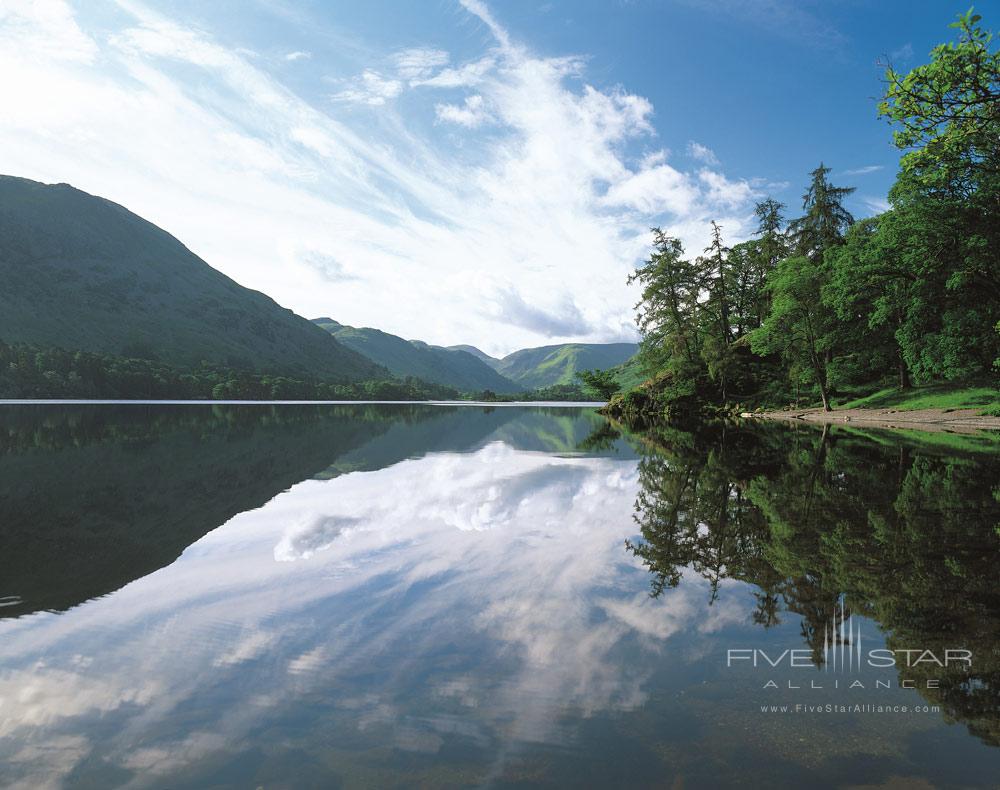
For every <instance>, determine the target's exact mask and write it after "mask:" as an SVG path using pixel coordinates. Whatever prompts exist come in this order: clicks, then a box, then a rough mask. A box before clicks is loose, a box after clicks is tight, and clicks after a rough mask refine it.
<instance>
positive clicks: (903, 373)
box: [898, 354, 913, 390]
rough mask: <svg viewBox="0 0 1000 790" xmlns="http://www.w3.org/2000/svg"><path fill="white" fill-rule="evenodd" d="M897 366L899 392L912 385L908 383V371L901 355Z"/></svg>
mask: <svg viewBox="0 0 1000 790" xmlns="http://www.w3.org/2000/svg"><path fill="white" fill-rule="evenodd" d="M898 365H899V388H900V389H901V390H908V389H910V388H911V387H912V386H913V384H911V383H910V371H909V369H908V368H907V367H906V362H904V361H903V356H902V354H900V356H899V360H898Z"/></svg>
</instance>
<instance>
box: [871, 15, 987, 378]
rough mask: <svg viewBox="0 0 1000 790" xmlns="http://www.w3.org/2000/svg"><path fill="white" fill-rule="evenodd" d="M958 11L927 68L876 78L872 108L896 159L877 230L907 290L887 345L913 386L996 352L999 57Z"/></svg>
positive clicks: (972, 19)
mask: <svg viewBox="0 0 1000 790" xmlns="http://www.w3.org/2000/svg"><path fill="white" fill-rule="evenodd" d="M980 21H981V19H980V17H979V16H978V15H976V14H973V13H972V12H971V11H969V12H968V13H966V14H963V15H962V16H961V17H960V18H959V20H958V21H957V22H956V23H955V24H954V25H952V27H954V28H957V29H958V31H959V37H958V41H957V42H951V43H947V44H941V45H940V46H938V47H936V48H935V49H934V50H933V52H932V53H931V60H930V62H929V63H927V64H924V65H921V66H918V67H916V68H915V69H913V70H912V71H911V72H910V73H909V74H906V75H905V76H904V75H901V74H899V73H898V72H896V71H895V70H894V69H892V68H891V67H890V68H889V69H888V70H887V72H886V85H887V87H886V92H885V96H884V97H883V101H882V103H881V104H880V107H879V108H880V111H881V113H882V114H883V116H885V117H886V118H888V119H889V121H890V122H891V123H893V124H895V125H896V126H897V129H896V132H895V135H894V140H895V143H896V145H897V146H898V147H899V148H901V149H903V150H906V151H907V153H905V155H904V156H903V158H902V160H901V171H900V174H899V178H898V180H897V183H896V185H895V186H894V187H893V189H892V191H891V192H890V195H889V199H890V202H891V203H892V207H893V210H892V212H891V213H890V215H889V216H888V217H886V219H885V221H884V222H883V223H882V227H881V228H880V233H881V232H883V231H884V234H885V235H886V236H887V237H889V238H886V239H885V240H884V243H882V244H881V246H883V247H885V246H887V245H889V244H892V245H893V247H894V255H895V257H896V258H897V259H898V261H899V267H898V268H899V271H900V277H901V278H902V279H905V280H908V281H909V286H908V287H907V288H906V290H907V303H906V316H905V320H904V321H903V323H902V325H901V326H900V328H899V330H897V337H898V339H899V342H900V345H901V347H902V350H903V354H904V357H905V359H906V362H907V364H908V366H909V367H910V369H911V370H912V371H913V372H914V373H915V374H916V375H918V376H919V377H921V378H923V379H930V378H946V379H956V378H962V377H966V376H971V375H977V374H983V373H985V372H988V371H989V370H990V367H991V363H992V360H993V359H994V358H995V357H996V355H997V354H1000V343H998V342H997V338H996V335H995V334H994V333H993V332H992V329H991V327H993V326H994V325H995V324H996V322H997V320H998V319H1000V258H998V250H1000V222H997V217H998V216H1000V144H998V140H1000V110H998V108H1000V52H998V51H997V50H996V46H995V44H994V39H993V35H992V33H990V32H988V31H985V30H983V29H982V27H981V26H980Z"/></svg>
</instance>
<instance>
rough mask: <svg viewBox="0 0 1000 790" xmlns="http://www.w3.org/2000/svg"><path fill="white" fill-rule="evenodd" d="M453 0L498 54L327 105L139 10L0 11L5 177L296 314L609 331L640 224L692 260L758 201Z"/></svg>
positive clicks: (575, 60)
mask: <svg viewBox="0 0 1000 790" xmlns="http://www.w3.org/2000/svg"><path fill="white" fill-rule="evenodd" d="M467 7H468V8H469V10H470V11H472V12H473V13H474V14H475V15H476V17H477V18H478V19H480V20H481V21H482V22H483V23H484V26H485V30H486V31H488V32H489V33H490V35H492V36H493V42H494V44H495V46H491V47H489V48H487V49H485V50H484V51H483V52H482V53H481V54H480V55H479V56H478V57H477V56H473V57H472V58H470V59H468V60H467V61H464V62H462V63H459V64H457V65H454V66H449V65H447V62H446V58H447V55H446V53H444V52H443V51H441V50H438V49H435V48H432V47H417V48H411V49H408V50H403V51H402V52H398V51H397V52H395V53H387V54H386V55H385V56H384V57H382V58H373V59H372V61H371V62H370V64H369V65H368V68H362V69H361V70H360V72H359V74H358V75H357V76H355V77H350V78H343V77H338V81H337V86H336V96H335V98H336V101H333V102H331V101H329V97H328V96H325V95H323V94H321V93H319V92H317V93H316V94H315V95H314V96H309V97H303V96H301V95H298V94H296V93H295V92H293V91H292V90H290V89H289V88H288V87H286V86H285V85H284V84H283V83H282V82H281V80H280V78H279V76H277V75H276V74H273V73H270V72H269V71H268V70H267V59H261V58H250V57H249V56H247V55H245V54H242V53H241V52H240V51H239V50H238V48H230V47H227V46H223V45H222V44H220V43H218V41H216V39H215V38H213V36H212V35H211V34H210V33H208V32H205V31H201V30H194V29H190V28H187V27H185V26H183V25H181V24H179V23H177V22H175V21H173V20H171V19H168V18H166V17H164V16H163V15H161V14H158V13H155V12H153V11H151V10H149V9H147V8H146V7H144V6H142V5H141V4H136V3H131V2H129V3H125V4H123V5H122V14H123V17H122V18H123V19H124V20H125V24H123V25H122V24H119V26H118V27H117V28H116V29H114V30H112V31H111V32H110V35H108V36H107V37H105V38H102V39H100V41H101V42H103V43H101V44H100V45H98V44H97V43H95V42H96V41H98V39H95V38H92V37H91V36H90V35H88V33H87V32H85V31H86V30H87V26H86V24H85V21H86V18H85V15H84V13H83V12H81V19H74V17H73V16H72V14H70V12H69V11H68V9H67V8H66V7H65V6H62V5H59V6H58V8H59V9H61V11H60V12H59V13H47V14H39V13H36V12H35V10H34V6H31V7H30V11H28V12H25V11H24V10H23V8H22V9H21V11H20V12H18V13H17V14H14V15H12V14H11V13H8V14H7V15H6V16H5V17H3V18H2V19H0V36H2V41H3V42H4V46H3V47H2V48H0V68H2V69H3V72H4V73H17V74H18V75H19V78H18V79H17V80H4V81H0V104H2V106H4V107H5V109H6V110H7V111H6V112H5V113H4V114H3V116H2V117H0V171H2V172H7V173H12V174H16V175H22V176H26V177H28V178H35V179H38V180H41V181H48V182H69V183H72V184H74V185H75V186H78V187H80V188H82V189H84V190H86V191H88V192H92V193H95V194H99V195H102V196H105V197H107V198H109V199H111V200H114V201H116V202H119V203H122V204H123V205H125V206H126V207H128V208H130V209H131V210H133V211H135V212H136V213H138V214H140V215H141V216H144V217H146V218H147V219H149V220H150V221H152V222H154V223H156V224H157V225H159V226H161V227H163V228H165V229H166V230H167V231H169V232H170V233H172V234H174V235H176V236H177V237H178V238H180V239H181V240H182V241H183V242H184V243H185V244H187V245H188V246H189V247H190V248H191V249H193V250H194V251H195V252H196V253H198V254H199V255H201V256H202V257H203V258H205V259H206V260H207V261H208V262H209V263H210V264H211V265H213V266H215V267H216V268H218V269H220V270H222V271H223V272H225V273H226V274H228V275H230V276H232V277H234V278H235V279H236V280H237V281H239V282H240V283H242V284H244V285H247V286H250V287H253V288H256V289H258V290H261V291H264V292H265V293H268V294H269V295H271V296H272V297H274V298H275V299H276V300H277V301H278V302H279V303H281V304H283V305H286V306H288V307H290V308H292V309H294V310H296V311H297V312H299V313H300V314H304V315H330V316H332V317H334V318H336V319H338V320H341V321H344V322H345V323H348V324H352V325H358V326H378V327H380V328H382V329H385V330H386V331H390V332H394V333H396V334H400V335H403V336H405V337H417V338H421V339H423V340H426V341H428V342H432V343H437V344H441V345H449V344H453V343H459V342H471V343H474V344H476V345H479V346H480V347H482V348H484V350H486V351H489V352H491V353H507V352H510V351H512V350H514V349H515V348H519V347H524V346H531V345H539V344H541V343H543V342H553V341H559V340H578V341H589V342H600V341H610V340H616V339H619V338H620V337H621V336H622V333H623V329H622V327H623V325H626V326H627V325H628V324H629V323H630V322H631V319H632V305H633V303H634V301H635V296H634V293H632V292H631V291H630V290H629V288H627V287H626V285H625V279H626V276H627V274H628V272H629V271H630V269H631V267H632V266H633V265H634V263H636V262H637V261H638V260H639V259H641V258H642V257H644V256H645V255H646V252H647V248H648V240H649V235H648V228H649V226H650V225H652V224H659V225H662V226H664V227H667V228H672V229H675V231H676V232H677V233H679V234H681V236H682V238H683V239H684V241H685V243H686V244H687V245H688V247H689V249H692V250H700V249H701V247H703V246H704V244H703V240H704V234H705V233H706V232H707V231H706V230H705V229H706V228H707V223H708V220H709V219H712V218H718V217H720V216H725V217H728V220H727V241H730V242H731V241H736V240H738V238H737V236H738V234H739V233H740V232H743V231H742V228H743V225H742V223H743V218H745V217H749V216H750V206H749V205H741V201H749V200H750V199H751V198H752V196H753V189H751V188H750V187H749V186H748V184H747V183H746V182H743V181H741V180H740V179H734V178H731V177H729V176H727V175H725V174H723V173H721V172H719V171H718V170H717V169H713V170H711V171H702V172H701V173H697V172H695V173H691V172H686V171H684V170H682V169H681V168H680V167H678V166H675V165H672V164H668V162H667V160H666V152H665V151H663V150H659V149H658V150H656V151H655V152H654V153H652V154H647V155H646V156H645V157H642V156H641V155H639V154H637V153H636V152H635V151H634V149H636V148H639V147H646V146H647V145H648V144H649V143H650V142H651V141H653V142H655V141H656V130H655V128H654V125H653V118H654V108H653V107H652V105H651V103H650V102H649V101H648V100H647V99H645V98H644V97H642V96H638V95H635V94H633V93H630V92H629V91H628V90H627V88H625V87H619V88H615V89H603V90H601V89H598V88H596V87H593V86H591V85H587V84H586V72H585V59H584V58H582V57H577V56H570V57H543V56H538V55H535V54H533V53H531V52H530V51H528V50H527V49H525V48H524V47H522V46H520V45H518V44H516V43H515V42H514V41H513V39H512V38H511V36H510V34H509V33H507V31H506V30H505V29H504V28H503V27H502V26H501V25H500V24H499V22H498V20H497V19H496V18H495V17H494V16H493V15H492V14H491V13H490V12H489V9H487V8H485V6H483V5H482V4H481V3H474V2H469V3H467ZM37 42H49V43H48V45H47V46H37ZM58 42H66V43H65V46H64V45H63V44H62V43H58ZM57 44H58V45H57ZM29 45H30V46H31V47H33V49H31V50H30V51H29V49H28V47H29ZM302 51H305V49H304V48H303V50H302ZM68 55H71V57H68ZM473 86H474V89H473V90H471V91H470V93H469V94H467V95H466V96H464V97H461V96H453V95H449V93H448V92H449V91H451V90H453V89H455V88H466V89H470V88H472V87H473ZM404 91H408V92H409V93H408V95H407V101H406V102H400V101H396V100H397V99H399V98H400V97H401V96H402V94H403V93H404ZM349 104H360V105H362V106H372V107H377V108H379V111H378V112H377V113H368V112H356V111H354V110H353V109H351V108H350V107H349V106H348V105H349ZM414 108H417V109H414ZM404 112H406V113H409V112H416V113H418V116H417V120H419V113H420V112H423V113H425V114H426V116H427V117H430V118H436V119H437V120H438V121H441V122H447V123H448V132H447V134H445V133H444V132H443V130H442V126H443V125H444V124H443V123H439V124H437V126H435V125H433V124H421V123H415V122H414V119H413V118H411V117H410V116H409V115H404V114H403V113H404ZM486 121H488V122H489V135H488V136H486V135H483V134H482V133H481V132H480V131H478V130H477V129H475V128H473V127H477V126H482V125H483V124H484V123H485V122H486ZM435 129H436V130H437V131H434V130H435ZM467 129H469V130H471V131H466V130H467ZM729 234H732V235H731V236H730V235H729ZM515 284H516V285H515ZM512 293H513V294H514V296H511V294H512ZM518 299H520V300H521V302H523V303H524V306H523V307H522V306H521V305H520V303H519V302H518V301H517V300H518ZM542 314H544V315H542ZM505 315H506V316H511V315H514V316H519V317H520V318H519V320H518V321H517V322H513V323H510V322H508V321H506V320H505V319H504V317H503V316H505ZM554 328H558V329H559V330H560V331H562V332H565V334H556V335H552V334H550V332H551V331H552V330H553V329H554Z"/></svg>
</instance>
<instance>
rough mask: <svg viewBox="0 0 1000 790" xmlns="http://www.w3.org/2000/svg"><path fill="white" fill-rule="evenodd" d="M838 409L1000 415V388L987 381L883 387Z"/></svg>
mask: <svg viewBox="0 0 1000 790" xmlns="http://www.w3.org/2000/svg"><path fill="white" fill-rule="evenodd" d="M834 408H835V409H897V410H899V411H913V410H915V409H981V410H982V411H983V413H984V414H990V415H992V416H1000V389H998V388H997V387H995V386H990V385H989V384H986V383H978V384H973V385H969V384H957V385H956V384H948V383H945V384H927V385H924V386H919V387H912V388H911V389H907V390H901V389H898V388H888V389H880V390H877V391H875V392H872V393H871V394H869V395H865V396H863V397H859V398H855V399H853V400H848V401H844V402H841V403H837V404H835V406H834Z"/></svg>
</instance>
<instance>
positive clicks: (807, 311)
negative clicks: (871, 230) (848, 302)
mask: <svg viewBox="0 0 1000 790" xmlns="http://www.w3.org/2000/svg"><path fill="white" fill-rule="evenodd" d="M823 285H824V277H823V272H822V270H821V269H820V268H819V267H818V266H816V264H815V263H814V262H813V261H811V260H810V259H809V258H807V257H804V256H795V257H792V258H787V259H786V260H783V261H782V262H781V263H779V264H778V266H777V268H775V270H774V271H773V272H772V274H771V276H770V277H769V278H768V281H767V288H768V291H770V294H771V312H770V313H769V314H768V316H767V319H766V320H765V321H764V323H763V324H762V325H761V326H760V327H759V328H758V329H756V330H754V332H753V333H751V335H750V344H751V347H752V348H753V351H754V353H757V354H772V353H777V354H780V355H781V356H782V358H784V359H785V360H786V361H787V362H788V363H789V364H790V365H791V366H792V368H793V369H799V368H801V369H804V370H807V371H808V372H809V373H810V374H811V378H812V381H813V383H814V384H815V385H816V387H817V388H818V390H819V395H820V399H821V400H822V401H823V408H824V409H825V410H826V411H830V409H831V407H830V398H829V395H828V392H827V355H828V352H829V350H830V349H829V342H830V337H831V329H832V327H833V325H834V322H835V316H834V313H833V311H832V310H831V309H830V308H829V307H828V306H827V305H826V304H825V303H824V301H823V298H822V289H823Z"/></svg>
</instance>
